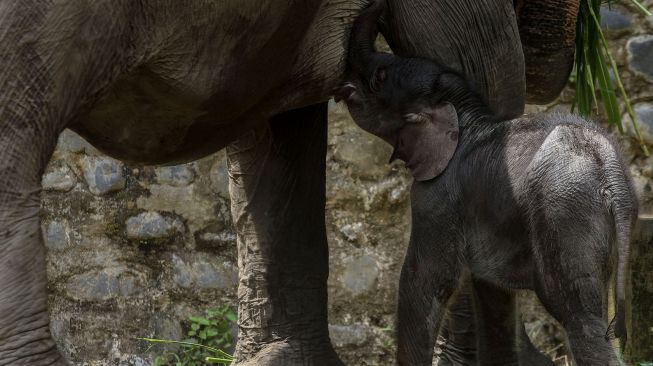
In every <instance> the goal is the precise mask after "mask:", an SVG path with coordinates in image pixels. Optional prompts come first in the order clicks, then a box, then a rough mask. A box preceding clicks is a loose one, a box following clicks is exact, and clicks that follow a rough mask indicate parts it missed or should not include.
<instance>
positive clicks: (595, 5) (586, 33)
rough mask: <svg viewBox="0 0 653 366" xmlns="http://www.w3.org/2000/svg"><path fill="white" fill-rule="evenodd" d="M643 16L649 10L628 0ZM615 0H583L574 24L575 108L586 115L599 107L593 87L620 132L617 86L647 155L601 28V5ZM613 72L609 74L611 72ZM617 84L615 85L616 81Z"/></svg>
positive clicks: (648, 13)
mask: <svg viewBox="0 0 653 366" xmlns="http://www.w3.org/2000/svg"><path fill="white" fill-rule="evenodd" d="M629 1H631V2H632V3H633V4H635V6H636V7H637V8H638V9H639V10H640V11H642V12H643V13H644V14H646V15H651V13H650V12H649V11H648V10H647V9H646V8H644V6H642V4H640V3H639V1H637V0H629ZM612 2H614V1H610V0H608V1H606V0H582V1H581V2H580V10H579V12H578V22H577V26H576V64H575V81H576V100H575V102H574V107H578V112H579V114H581V115H584V116H589V115H590V114H591V113H592V110H594V109H595V108H598V107H599V104H598V102H597V99H596V90H597V86H598V90H599V92H600V94H601V97H602V101H603V107H604V108H605V112H606V116H607V119H608V121H609V122H610V123H613V124H615V125H616V126H617V128H618V129H619V132H620V133H623V125H622V122H621V111H620V108H619V103H618V102H617V94H616V91H615V90H616V89H618V91H619V94H620V95H621V98H622V99H623V102H624V105H625V107H626V111H627V112H628V115H629V116H630V120H631V122H632V125H633V130H634V132H635V137H636V139H637V142H638V143H639V146H640V148H641V149H642V151H643V152H644V154H645V155H647V156H648V155H649V152H648V149H647V147H646V145H645V144H644V141H643V140H642V137H641V135H640V133H639V128H638V126H637V122H636V120H635V113H634V112H633V108H632V105H631V104H630V99H629V98H628V95H627V94H626V91H625V89H624V86H623V83H622V82H621V77H620V75H619V69H618V68H617V63H616V62H615V60H614V57H613V56H612V53H611V52H610V48H609V46H608V41H607V39H606V37H605V35H604V34H603V31H602V29H601V13H600V8H601V4H604V3H608V4H611V3H612ZM610 71H612V77H614V81H613V80H612V77H611V75H610ZM615 83H616V88H615V85H614V84H615Z"/></svg>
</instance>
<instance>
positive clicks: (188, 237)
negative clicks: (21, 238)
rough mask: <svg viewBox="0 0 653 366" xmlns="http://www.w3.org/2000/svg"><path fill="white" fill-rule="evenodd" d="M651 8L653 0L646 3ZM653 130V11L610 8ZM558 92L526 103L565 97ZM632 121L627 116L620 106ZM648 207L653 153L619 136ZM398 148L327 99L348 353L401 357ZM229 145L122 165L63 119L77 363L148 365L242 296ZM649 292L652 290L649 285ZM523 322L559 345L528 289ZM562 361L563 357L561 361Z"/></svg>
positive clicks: (71, 343)
mask: <svg viewBox="0 0 653 366" xmlns="http://www.w3.org/2000/svg"><path fill="white" fill-rule="evenodd" d="M644 4H645V5H646V6H649V7H653V1H650V0H649V1H644ZM604 14H605V15H604V18H605V20H606V22H607V24H608V25H610V26H611V28H612V29H613V30H612V31H610V37H611V39H612V41H613V44H614V46H615V54H616V55H617V60H618V63H619V64H620V65H621V66H622V71H623V73H622V75H623V77H624V80H625V83H626V85H627V87H628V90H629V92H630V93H631V95H632V96H633V101H634V103H635V111H636V112H637V114H638V117H639V118H640V121H641V122H642V123H641V124H642V130H643V132H644V134H645V136H646V138H647V142H648V143H649V144H651V146H653V90H652V89H653V88H652V85H653V18H648V19H643V18H642V17H641V16H640V15H636V14H634V13H633V12H631V11H630V10H629V9H628V8H623V7H618V8H615V9H614V11H611V12H608V11H606V12H604ZM570 96H571V93H570V91H569V90H567V91H565V93H563V97H562V98H561V100H560V103H558V104H556V105H554V106H549V107H546V108H543V107H537V108H535V107H532V108H531V110H541V109H568V108H569V104H570V102H571V99H570ZM624 121H627V118H625V117H624ZM620 141H621V142H622V144H623V146H624V151H625V152H626V155H627V156H628V159H629V160H630V161H632V163H633V164H632V172H633V176H634V178H635V180H636V182H637V187H638V191H639V194H640V195H641V197H642V207H643V210H644V211H647V212H650V211H651V207H652V205H653V200H652V199H651V197H652V195H651V178H652V177H653V158H648V159H646V158H644V157H642V156H641V154H640V153H639V152H638V150H637V147H636V145H634V144H632V142H631V140H630V139H628V138H621V139H620ZM390 153H391V151H390V148H389V147H388V146H387V145H385V144H384V143H382V142H381V141H380V140H378V139H376V138H375V137H373V136H370V135H368V134H366V133H365V132H363V131H361V130H360V129H358V128H356V127H355V126H354V124H353V123H352V122H351V120H350V119H349V117H348V115H347V113H346V112H345V111H344V110H343V109H342V108H341V107H339V106H335V105H332V106H331V108H330V131H329V150H328V156H327V163H328V164H327V169H328V172H327V190H328V201H327V217H326V221H327V227H328V239H329V244H330V268H331V275H330V278H329V289H330V293H329V295H330V298H329V302H330V304H329V311H330V314H329V315H330V319H329V321H330V324H331V325H330V331H331V335H332V339H333V342H334V344H335V345H336V347H337V350H338V352H339V354H340V355H342V357H343V359H344V360H345V361H346V362H347V364H349V365H388V364H392V359H393V354H394V351H395V345H394V344H395V343H394V340H393V337H392V334H393V333H392V330H391V329H392V328H393V323H394V309H395V301H396V286H397V282H398V275H399V270H400V266H401V262H402V257H403V253H404V250H405V247H406V245H407V240H408V232H409V230H408V229H409V212H408V208H409V204H408V189H409V183H410V178H409V175H408V174H407V172H406V171H405V169H404V168H403V166H402V165H401V164H399V163H394V164H386V162H387V160H388V158H389V156H390ZM227 180H228V177H227V172H226V167H225V161H224V155H223V153H222V152H220V153H217V154H215V155H213V156H210V157H207V158H205V159H202V160H200V161H197V162H194V163H192V164H186V165H181V166H175V167H159V168H153V167H144V166H132V165H124V164H122V163H120V162H118V161H115V160H112V159H110V158H107V157H105V156H103V155H102V154H100V153H99V152H98V151H97V150H95V149H94V148H93V147H91V146H90V145H88V144H87V143H86V142H84V141H83V140H82V139H81V138H80V137H79V136H77V135H75V134H74V133H72V132H69V131H66V132H65V133H64V134H63V135H62V136H61V138H60V142H59V146H58V148H57V151H56V152H55V154H54V156H53V158H52V161H51V163H50V165H49V166H48V168H47V171H46V174H45V176H44V177H43V186H44V192H43V195H42V207H43V218H44V221H43V234H44V237H45V239H46V240H45V242H46V246H47V247H48V275H49V288H50V294H51V296H50V306H51V307H50V309H51V313H52V316H51V318H52V330H53V332H54V336H55V338H56V339H57V341H58V343H59V346H60V348H61V349H62V351H63V352H64V353H65V354H66V355H68V356H69V357H70V359H71V360H72V361H74V362H76V363H78V364H79V365H148V364H150V363H151V360H152V358H151V357H152V353H151V352H148V351H147V346H146V345H145V344H143V343H142V342H140V341H137V340H135V339H134V338H135V337H142V336H154V337H159V338H168V339H181V338H183V335H184V320H185V319H187V317H188V316H189V315H191V314H201V313H202V312H203V311H204V310H206V309H208V308H211V307H215V306H218V305H222V304H231V305H232V306H233V305H235V303H234V299H235V291H236V285H237V268H236V262H235V260H236V259H235V258H236V256H235V254H236V248H235V235H234V232H233V230H232V228H231V217H230V213H229V202H228V189H227ZM652 291H653V290H652ZM521 299H522V308H523V310H524V313H525V314H524V319H525V320H526V322H527V328H528V330H529V332H530V333H531V335H532V336H533V338H534V339H535V341H536V343H537V344H539V345H540V347H541V348H542V349H544V350H547V351H548V353H549V354H550V355H551V356H552V357H564V354H565V351H564V346H561V345H562V343H563V339H564V338H563V335H562V333H561V332H560V329H559V328H558V327H557V325H556V324H555V322H552V321H551V320H550V319H549V318H548V317H547V316H546V315H545V314H543V312H542V310H541V307H540V306H539V305H538V304H537V302H536V301H534V300H533V298H532V296H530V295H527V294H525V295H522V296H521ZM558 362H560V364H564V358H560V360H559V361H558Z"/></svg>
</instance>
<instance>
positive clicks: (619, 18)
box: [601, 7, 633, 34]
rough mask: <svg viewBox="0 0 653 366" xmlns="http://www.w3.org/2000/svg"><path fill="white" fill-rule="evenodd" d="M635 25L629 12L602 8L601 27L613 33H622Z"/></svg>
mask: <svg viewBox="0 0 653 366" xmlns="http://www.w3.org/2000/svg"><path fill="white" fill-rule="evenodd" d="M632 27H633V21H632V19H631V18H630V15H628V14H622V13H620V12H618V11H616V10H613V9H609V8H606V7H602V8H601V28H603V30H605V31H608V32H609V33H613V34H615V33H616V34H621V33H622V32H625V31H628V30H630V29H631V28H632Z"/></svg>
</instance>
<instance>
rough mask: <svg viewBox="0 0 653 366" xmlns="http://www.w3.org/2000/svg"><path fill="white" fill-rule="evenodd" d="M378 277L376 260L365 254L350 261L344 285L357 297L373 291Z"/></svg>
mask: <svg viewBox="0 0 653 366" xmlns="http://www.w3.org/2000/svg"><path fill="white" fill-rule="evenodd" d="M378 277H379V269H378V266H377V263H376V260H375V259H374V258H373V257H372V256H370V255H369V254H363V255H361V256H359V257H357V258H354V259H352V260H351V261H349V263H348V264H347V266H346V267H345V271H344V273H343V275H342V284H343V285H344V287H345V288H346V289H347V290H349V291H350V292H351V293H352V294H354V296H356V295H360V294H363V293H365V292H367V291H370V290H372V288H373V287H374V284H375V283H376V279H377V278H378Z"/></svg>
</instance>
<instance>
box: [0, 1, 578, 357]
mask: <svg viewBox="0 0 653 366" xmlns="http://www.w3.org/2000/svg"><path fill="white" fill-rule="evenodd" d="M365 2H366V1H365V0H312V1H308V0H306V1H270V0H220V1H209V0H205V1H200V0H197V1H194V2H190V3H189V2H180V1H164V0H160V1H155V0H140V1H134V0H119V1H108V0H101V1H92V2H91V1H81V0H78V1H74V0H68V1H66V0H21V1H5V2H2V3H1V4H0V54H1V55H2V58H0V151H2V157H1V159H0V172H1V174H0V235H1V241H0V365H63V364H65V363H66V362H65V360H64V358H63V357H62V356H61V355H60V354H59V352H58V350H57V348H56V346H55V343H54V341H53V340H52V338H51V336H50V331H49V325H48V324H49V319H48V309H47V289H46V284H47V281H46V272H45V253H44V252H45V248H44V246H43V244H42V238H41V234H40V226H39V191H40V180H41V175H42V173H43V170H44V168H45V166H46V164H47V162H48V160H49V159H50V156H51V154H52V152H53V149H54V147H55V144H56V141H57V136H58V135H59V133H60V132H61V131H62V130H63V129H64V128H70V129H72V130H74V131H76V132H78V133H79V134H81V135H82V136H84V137H85V138H86V139H87V140H88V141H89V142H91V143H92V144H93V145H95V146H96V147H97V148H98V149H100V150H102V151H103V152H105V153H107V154H109V155H111V156H113V157H115V158H118V159H122V160H125V161H130V162H137V163H140V164H172V163H180V162H185V161H190V160H194V159H197V158H200V157H202V156H205V155H207V154H210V153H212V152H215V151H217V150H219V149H222V148H224V147H227V155H228V161H229V172H230V177H231V183H230V191H231V196H232V197H231V198H232V212H233V216H234V223H235V226H236V230H237V232H238V265H239V272H240V284H239V289H238V298H239V304H240V305H239V342H238V346H237V351H236V359H237V361H236V364H237V365H305V364H310V365H321V364H324V365H339V364H342V363H341V362H340V361H339V359H338V357H337V355H336V354H335V352H334V351H333V348H332V346H331V344H330V341H329V336H328V331H327V309H326V298H327V289H326V279H327V276H328V256H327V242H326V235H325V225H324V206H325V154H326V129H327V121H326V116H327V107H326V101H327V100H328V99H329V97H330V96H331V94H332V91H333V90H334V89H335V88H336V87H337V86H338V84H339V81H340V77H341V74H342V72H343V71H344V54H345V49H346V43H347V39H348V29H349V26H350V24H351V21H352V19H353V17H354V16H355V15H356V14H357V13H358V11H359V10H360V9H361V8H362V7H363V6H364V5H365ZM387 2H388V4H387V5H388V12H387V14H386V17H385V23H384V25H383V33H384V35H385V36H386V37H387V39H388V40H389V42H390V44H391V46H392V47H393V49H395V51H397V52H399V53H403V54H410V55H421V56H424V57H430V58H435V59H438V60H439V61H441V62H444V63H446V64H448V65H450V66H452V67H455V68H458V69H460V70H462V71H463V72H465V73H466V74H468V75H469V77H470V78H471V79H473V80H475V81H476V83H477V85H478V87H479V89H480V90H481V92H482V93H483V94H484V95H485V96H486V97H487V98H488V100H489V101H490V102H491V104H492V106H493V107H494V108H495V109H496V110H497V111H499V112H500V113H502V114H504V115H517V114H519V113H521V112H522V107H523V102H524V95H525V76H524V75H525V72H524V60H523V58H524V57H523V51H522V48H521V44H520V38H519V34H518V33H519V32H518V27H517V18H516V16H515V12H514V8H513V7H514V5H515V4H513V2H512V1H510V0H494V1H490V0H482V1H481V0H465V1H460V0H439V1H435V0H387ZM541 3H548V2H547V1H544V0H540V1H539V2H537V1H534V4H540V6H541ZM557 3H558V4H557V6H556V7H553V8H552V9H551V11H552V12H553V14H555V12H564V9H566V8H567V6H568V5H567V3H568V2H567V1H562V0H561V1H557ZM529 6H530V3H528V2H527V3H525V4H523V7H524V9H528V8H529ZM576 6H577V4H576ZM541 23H542V25H541V26H542V27H547V24H546V22H541ZM538 24H539V23H538ZM572 28H573V27H572ZM545 29H546V30H547V32H546V34H550V33H556V32H555V29H554V31H553V32H551V30H550V29H547V28H545ZM560 31H562V29H560ZM563 33H564V32H563ZM563 38H564V37H562V38H560V39H558V40H557V41H551V42H550V45H553V46H555V47H554V48H555V49H560V48H561V46H565V44H564V43H563ZM524 39H526V40H528V39H530V38H528V37H525V38H524ZM537 46H538V47H540V46H542V44H541V43H539V44H537ZM528 47H529V46H528V45H527V48H526V49H528ZM527 54H528V53H527ZM544 60H545V62H544V63H543V64H539V65H538V67H540V68H543V69H545V70H546V71H547V72H548V74H550V75H555V76H557V77H559V78H560V79H561V80H564V79H566V77H567V73H568V69H569V67H568V66H569V60H566V61H560V60H558V59H556V58H544ZM544 89H545V90H546V92H548V93H549V94H551V95H555V94H557V93H558V92H559V87H558V85H553V84H551V85H546V86H545V88H544Z"/></svg>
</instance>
